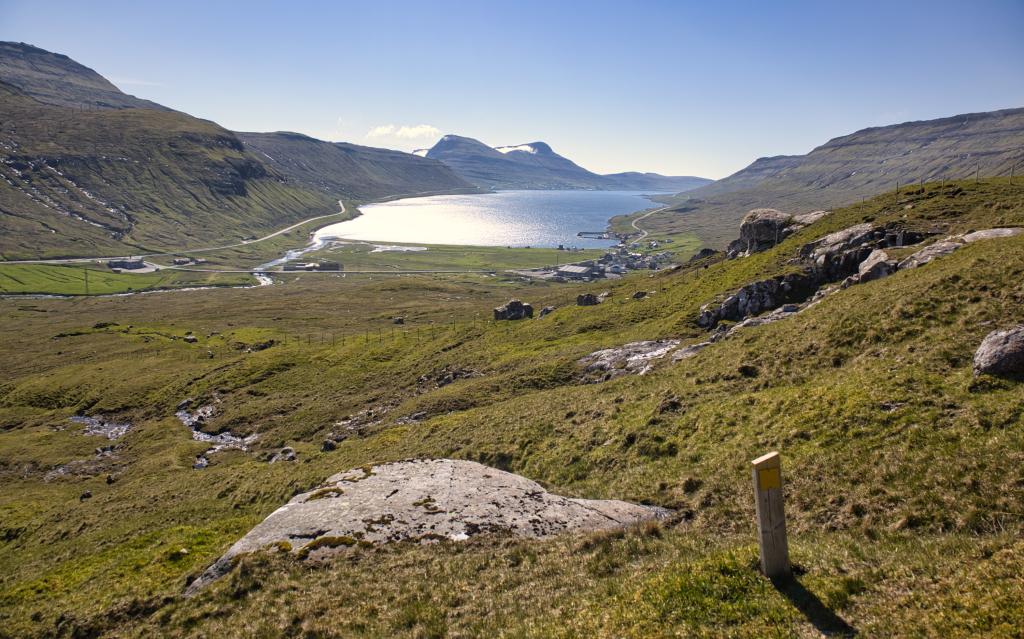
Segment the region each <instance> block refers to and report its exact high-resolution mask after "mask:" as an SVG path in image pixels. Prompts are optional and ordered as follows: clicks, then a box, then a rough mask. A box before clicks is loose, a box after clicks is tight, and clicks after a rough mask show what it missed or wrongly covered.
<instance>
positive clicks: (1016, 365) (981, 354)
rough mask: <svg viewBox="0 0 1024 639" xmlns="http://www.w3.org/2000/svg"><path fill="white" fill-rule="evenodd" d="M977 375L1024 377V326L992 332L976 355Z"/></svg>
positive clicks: (983, 341) (975, 370) (975, 367)
mask: <svg viewBox="0 0 1024 639" xmlns="http://www.w3.org/2000/svg"><path fill="white" fill-rule="evenodd" d="M974 374H975V375H983V374H984V375H1007V376H1010V375H1024V324H1019V325H1017V326H1014V327H1013V328H1008V329H1005V330H999V331H992V332H991V333H989V334H988V335H986V336H985V339H984V340H982V342H981V346H979V347H978V350H977V351H976V352H975V353H974Z"/></svg>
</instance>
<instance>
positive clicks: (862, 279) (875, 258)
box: [843, 249, 898, 288]
mask: <svg viewBox="0 0 1024 639" xmlns="http://www.w3.org/2000/svg"><path fill="white" fill-rule="evenodd" d="M897 267H898V263H897V262H896V260H894V259H891V258H890V257H889V254H888V253H886V252H885V251H883V250H882V249H875V250H874V251H871V254H870V255H868V257H867V259H865V260H864V261H863V262H861V263H860V266H858V267H857V273H856V274H855V275H851V276H850V277H848V278H846V280H844V281H843V288H849V287H850V286H853V285H854V284H864V283H866V282H870V281H872V280H880V279H882V278H883V277H889V276H890V275H892V274H893V273H895V272H896V269H897Z"/></svg>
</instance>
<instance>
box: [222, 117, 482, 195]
mask: <svg viewBox="0 0 1024 639" xmlns="http://www.w3.org/2000/svg"><path fill="white" fill-rule="evenodd" d="M237 135H238V137H239V138H240V139H241V140H242V142H243V143H245V145H246V147H247V148H248V149H249V150H250V151H252V152H253V153H254V154H255V155H257V156H260V157H262V158H263V159H264V160H265V161H266V162H267V163H268V164H269V165H270V166H271V167H273V168H274V169H276V170H277V171H279V172H280V173H281V174H283V175H286V176H287V177H288V178H290V179H292V180H294V181H296V182H299V183H301V184H304V185H307V186H309V187H312V188H316V189H319V190H321V191H323V192H324V193H328V194H332V195H334V196H336V197H343V198H347V199H352V200H371V199H378V198H382V197H393V196H398V195H419V194H427V193H438V192H453V191H459V190H463V191H469V192H471V191H475V190H476V188H475V187H474V186H473V185H472V184H470V183H468V182H466V181H465V180H463V179H461V178H459V177H458V176H456V175H455V174H454V173H453V172H452V171H451V169H449V168H448V167H447V166H445V165H444V164H442V163H441V162H438V161H436V160H428V159H426V158H421V157H417V156H415V155H411V154H409V153H402V152H400V151H391V150H388V149H376V148H373V147H367V146H358V145H355V144H347V143H341V142H339V143H335V142H324V141H322V140H316V139H313V138H310V137H307V136H305V135H301V134H299V133H285V132H278V133H239V134H237Z"/></svg>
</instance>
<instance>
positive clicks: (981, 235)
mask: <svg viewBox="0 0 1024 639" xmlns="http://www.w3.org/2000/svg"><path fill="white" fill-rule="evenodd" d="M1021 233H1024V229H1022V228H996V229H986V230H984V231H974V232H973V233H968V234H967V235H965V236H964V237H963V240H964V242H967V243H968V244H970V243H971V242H977V241H978V240H994V239H998V238H1001V237H1013V236H1015V235H1020V234H1021Z"/></svg>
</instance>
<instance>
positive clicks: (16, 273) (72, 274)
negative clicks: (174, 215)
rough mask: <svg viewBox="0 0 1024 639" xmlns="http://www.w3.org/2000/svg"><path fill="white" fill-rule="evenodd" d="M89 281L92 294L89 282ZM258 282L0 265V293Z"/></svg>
mask: <svg viewBox="0 0 1024 639" xmlns="http://www.w3.org/2000/svg"><path fill="white" fill-rule="evenodd" d="M87 279H88V291H86V280H87ZM254 283H255V280H253V278H252V277H250V276H249V275H247V274H245V273H191V272H188V271H180V270H163V271H156V272H153V273H135V274H133V273H115V272H113V271H111V270H110V269H108V268H105V267H99V268H97V267H95V266H92V265H89V266H73V265H68V266H63V265H51V264H2V263H0V294H32V293H37V294H46V295H85V294H87V293H88V294H89V295H109V294H112V293H129V292H133V291H148V290H156V289H171V288H184V287H192V286H244V285H249V284H254Z"/></svg>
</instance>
